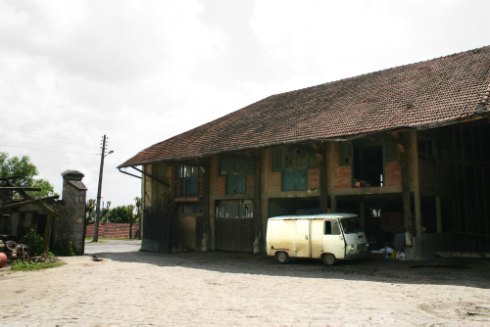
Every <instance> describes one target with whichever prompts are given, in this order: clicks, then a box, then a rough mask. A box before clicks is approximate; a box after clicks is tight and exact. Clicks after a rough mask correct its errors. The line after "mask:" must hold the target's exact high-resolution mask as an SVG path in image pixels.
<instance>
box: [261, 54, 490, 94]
mask: <svg viewBox="0 0 490 327" xmlns="http://www.w3.org/2000/svg"><path fill="white" fill-rule="evenodd" d="M483 49H488V50H489V51H490V45H485V46H482V47H479V48H474V49H471V50H466V51H461V52H455V53H452V54H449V55H444V56H439V57H435V58H431V59H425V60H420V61H415V62H412V63H409V64H403V65H399V66H394V67H388V68H384V69H381V70H374V71H371V72H367V73H364V74H359V75H355V76H350V77H345V78H341V79H337V80H333V81H329V82H326V83H321V84H316V85H311V86H307V87H302V88H299V89H296V90H290V91H286V92H281V93H276V94H273V95H271V96H276V95H283V94H288V93H294V92H298V91H303V90H307V89H311V88H314V87H318V86H324V85H328V84H333V83H338V82H343V81H348V80H352V79H356V78H360V77H366V76H369V75H375V74H381V73H385V72H388V71H392V70H397V69H401V68H406V67H409V66H414V65H419V64H423V63H426V62H430V61H435V60H441V59H446V58H449V57H452V56H458V55H462V54H465V53H468V52H474V53H479V52H480V51H481V50H483ZM259 101H260V100H259Z"/></svg>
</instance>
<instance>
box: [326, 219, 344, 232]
mask: <svg viewBox="0 0 490 327" xmlns="http://www.w3.org/2000/svg"><path fill="white" fill-rule="evenodd" d="M324 234H325V235H340V228H339V223H338V222H336V221H325V230H324Z"/></svg>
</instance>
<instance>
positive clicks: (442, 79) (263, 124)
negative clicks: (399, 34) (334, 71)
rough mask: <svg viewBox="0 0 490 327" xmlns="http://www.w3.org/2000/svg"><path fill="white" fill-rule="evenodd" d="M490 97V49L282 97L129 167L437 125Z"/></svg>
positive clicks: (143, 155)
mask: <svg viewBox="0 0 490 327" xmlns="http://www.w3.org/2000/svg"><path fill="white" fill-rule="evenodd" d="M489 94H490V46H487V47H483V48H479V49H475V50H471V51H466V52H462V53H458V54H453V55H450V56H446V57H441V58H436V59H433V60H428V61H424V62H420V63H415V64H410V65H405V66H400V67H395V68H390V69H386V70H383V71H378V72H374V73H369V74H365V75H361V76H357V77H352V78H347V79H343V80H339V81H335V82H330V83H325V84H321V85H317V86H312V87H308V88H304V89H300V90H296V91H291V92H286V93H282V94H276V95H273V96H270V97H267V98H265V99H263V100H261V101H258V102H256V103H253V104H251V105H249V106H247V107H245V108H243V109H240V110H238V111H235V112H233V113H230V114H228V115H226V116H224V117H221V118H219V119H216V120H214V121H212V122H209V123H207V124H204V125H201V126H199V127H197V128H194V129H192V130H189V131H187V132H185V133H182V134H180V135H177V136H175V137H172V138H170V139H168V140H166V141H163V142H160V143H157V144H155V145H153V146H150V147H149V148H147V149H144V150H143V151H141V152H139V153H138V154H137V155H135V156H134V157H132V158H131V159H129V160H128V161H126V162H125V163H123V164H122V165H121V167H124V166H134V165H140V164H144V163H150V162H157V161H164V160H177V159H186V158H195V157H202V156H207V155H211V154H216V153H221V152H228V151H237V150H243V149H250V148H257V147H265V146H270V145H275V144H283V143H294V142H300V141H308V140H327V139H337V138H345V137H351V136H355V135H360V134H367V133H373V132H380V131H384V130H393V129H399V128H404V127H421V126H429V125H431V124H434V123H441V122H449V121H453V120H457V119H460V118H463V117H468V116H471V115H473V114H475V111H476V109H477V107H478V104H479V103H482V102H483V101H485V102H487V103H488V102H489V100H488V96H489ZM485 96H487V98H485ZM485 102H483V103H485ZM487 108H488V106H487Z"/></svg>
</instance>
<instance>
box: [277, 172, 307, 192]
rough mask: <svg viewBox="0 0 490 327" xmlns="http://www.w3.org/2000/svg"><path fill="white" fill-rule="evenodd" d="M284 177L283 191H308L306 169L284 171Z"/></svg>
mask: <svg viewBox="0 0 490 327" xmlns="http://www.w3.org/2000/svg"><path fill="white" fill-rule="evenodd" d="M282 176H283V183H282V185H283V187H282V188H283V191H284V192H290V191H306V189H307V187H308V185H307V184H308V181H307V170H306V169H294V170H293V169H284V170H283V172H282Z"/></svg>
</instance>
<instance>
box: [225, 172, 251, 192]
mask: <svg viewBox="0 0 490 327" xmlns="http://www.w3.org/2000/svg"><path fill="white" fill-rule="evenodd" d="M226 193H227V194H245V193H247V175H234V174H230V175H228V176H227V177H226Z"/></svg>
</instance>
